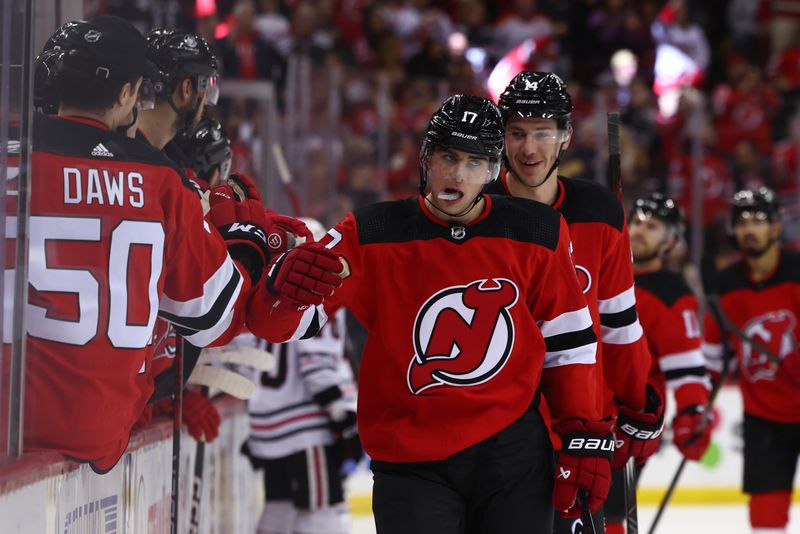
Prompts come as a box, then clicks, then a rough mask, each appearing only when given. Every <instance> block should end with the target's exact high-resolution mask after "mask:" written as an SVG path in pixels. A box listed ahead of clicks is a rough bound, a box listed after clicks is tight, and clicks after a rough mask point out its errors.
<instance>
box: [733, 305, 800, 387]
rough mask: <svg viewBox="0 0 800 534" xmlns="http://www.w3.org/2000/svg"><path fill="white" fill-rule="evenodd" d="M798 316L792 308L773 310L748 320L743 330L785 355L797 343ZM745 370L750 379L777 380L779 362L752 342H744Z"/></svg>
mask: <svg viewBox="0 0 800 534" xmlns="http://www.w3.org/2000/svg"><path fill="white" fill-rule="evenodd" d="M796 326H797V318H796V317H795V316H794V314H793V313H792V312H790V311H789V310H773V311H770V312H768V313H766V314H764V315H761V316H759V317H756V318H755V319H753V320H751V321H750V322H748V323H747V324H746V325H745V326H744V328H742V330H743V331H744V333H745V334H747V336H749V337H751V338H753V339H755V340H756V341H759V342H760V343H761V344H762V345H764V346H765V347H766V348H768V349H770V350H771V351H772V353H773V354H776V355H778V356H780V357H781V358H784V357H785V356H786V355H787V354H790V353H791V352H792V351H794V350H795V348H796V347H797V339H796V338H795V335H794V330H795V327H796ZM742 363H743V365H742V374H743V375H744V377H745V378H746V379H747V380H749V381H750V382H755V381H757V380H761V379H765V380H773V379H774V378H775V372H776V369H777V365H776V364H775V363H773V362H771V361H770V360H769V359H768V358H767V356H766V355H764V354H762V353H761V352H759V351H758V350H757V349H755V348H754V347H752V346H750V344H749V343H742Z"/></svg>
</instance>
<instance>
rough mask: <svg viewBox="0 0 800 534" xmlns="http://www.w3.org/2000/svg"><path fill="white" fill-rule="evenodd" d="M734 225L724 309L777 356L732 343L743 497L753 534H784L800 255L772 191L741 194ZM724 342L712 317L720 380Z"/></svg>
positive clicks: (708, 331) (794, 442)
mask: <svg viewBox="0 0 800 534" xmlns="http://www.w3.org/2000/svg"><path fill="white" fill-rule="evenodd" d="M730 224H731V231H732V233H733V237H734V239H735V240H736V244H737V245H738V247H739V249H740V250H741V252H742V255H743V258H742V259H741V260H740V261H737V262H735V263H733V264H732V265H731V266H729V267H728V268H726V269H724V270H723V271H722V272H720V273H719V276H718V277H717V289H718V291H719V295H720V303H721V305H722V309H723V311H724V312H725V314H726V315H727V317H728V318H729V319H730V321H731V322H732V323H733V325H735V326H736V327H737V328H738V329H739V330H740V331H741V332H742V333H743V334H744V335H745V336H746V337H748V338H751V339H753V340H754V341H756V342H758V343H760V344H761V345H762V346H763V347H765V348H766V349H768V350H769V351H770V352H771V353H772V354H771V355H767V354H763V353H762V352H760V351H759V349H758V348H756V347H754V346H752V345H751V344H750V343H748V342H747V341H744V340H742V339H741V338H740V337H739V336H731V337H730V342H731V345H732V346H733V348H734V352H735V353H736V357H737V360H736V364H738V369H739V387H740V389H741V391H742V397H743V399H744V492H745V493H747V494H749V495H750V504H749V506H750V525H751V526H752V528H753V532H759V533H760V532H763V533H776V534H778V533H785V532H787V530H786V526H787V525H788V523H789V507H790V504H791V496H792V489H793V480H794V474H795V471H796V468H797V457H798V455H800V350H798V346H797V339H798V336H799V335H800V327H799V326H798V317H800V255H799V254H798V253H797V252H794V251H789V250H786V249H785V248H783V247H782V246H781V231H782V229H783V224H782V221H781V214H780V209H779V205H778V200H777V198H776V197H775V193H773V192H772V190H770V189H768V188H766V187H761V188H759V189H755V190H748V189H745V190H742V191H739V192H737V193H736V194H735V195H734V197H733V207H732V211H731V218H730ZM727 330H728V329H726V331H727ZM720 335H721V334H720V328H719V325H717V323H716V322H715V321H714V320H713V318H712V317H711V316H709V315H707V316H706V317H705V344H704V347H703V352H704V353H705V356H706V359H707V361H708V366H709V369H711V370H712V372H716V373H719V372H721V369H722V358H723V349H722V342H721V337H720ZM774 360H778V361H774Z"/></svg>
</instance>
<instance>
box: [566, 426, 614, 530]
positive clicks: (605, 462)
mask: <svg viewBox="0 0 800 534" xmlns="http://www.w3.org/2000/svg"><path fill="white" fill-rule="evenodd" d="M613 426H614V424H613V422H612V421H608V422H593V421H581V420H579V419H571V420H569V421H565V422H563V423H561V424H560V425H558V426H557V427H555V428H554V429H553V430H555V432H556V433H557V434H558V435H559V436H560V437H561V443H562V446H561V452H560V453H558V460H557V461H556V472H555V484H554V486H553V506H555V509H556V510H557V511H558V512H559V513H560V514H561V515H562V516H564V517H579V516H580V515H581V510H580V506H579V505H578V502H577V497H578V490H580V489H581V488H583V489H585V490H586V491H587V493H588V495H589V499H588V504H589V508H590V509H591V510H592V513H594V512H596V511H597V510H599V509H600V507H601V506H602V505H603V503H604V502H605V500H606V497H607V496H608V489H609V487H610V486H611V458H612V456H613V455H614V434H613V432H612V431H611V430H612V428H613Z"/></svg>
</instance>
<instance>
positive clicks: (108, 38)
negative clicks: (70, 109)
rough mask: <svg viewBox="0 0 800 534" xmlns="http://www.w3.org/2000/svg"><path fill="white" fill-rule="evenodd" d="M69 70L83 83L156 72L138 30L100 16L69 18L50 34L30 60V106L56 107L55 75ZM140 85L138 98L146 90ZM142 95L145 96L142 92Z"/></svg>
mask: <svg viewBox="0 0 800 534" xmlns="http://www.w3.org/2000/svg"><path fill="white" fill-rule="evenodd" d="M60 72H69V73H71V74H72V75H77V76H79V77H81V78H86V80H87V83H92V82H95V83H103V82H104V81H106V80H110V79H111V80H118V81H119V80H125V81H127V80H131V79H134V78H137V77H139V76H143V77H145V78H147V77H148V76H153V75H154V73H157V70H156V69H155V66H154V65H153V64H152V63H150V62H149V61H148V60H147V59H146V43H145V40H144V37H143V36H142V35H141V33H139V31H138V30H137V29H136V28H135V27H134V26H133V25H131V24H130V23H129V22H128V21H126V20H125V19H122V18H119V17H113V16H102V17H97V18H95V19H92V20H90V21H86V20H73V21H69V22H66V23H64V24H62V25H61V27H60V28H58V30H56V31H55V33H53V35H51V36H50V38H49V39H48V40H47V42H46V43H45V45H44V47H43V48H42V52H41V53H40V54H39V55H38V56H37V57H36V60H35V61H34V88H33V101H34V107H35V108H36V109H38V110H40V111H42V112H44V113H55V112H57V111H58V91H57V83H56V80H57V77H58V74H59V73H60ZM148 89H151V86H150V87H148V86H147V84H144V83H143V84H142V86H140V98H142V95H143V94H144V95H146V94H147V93H148ZM145 98H146V96H145Z"/></svg>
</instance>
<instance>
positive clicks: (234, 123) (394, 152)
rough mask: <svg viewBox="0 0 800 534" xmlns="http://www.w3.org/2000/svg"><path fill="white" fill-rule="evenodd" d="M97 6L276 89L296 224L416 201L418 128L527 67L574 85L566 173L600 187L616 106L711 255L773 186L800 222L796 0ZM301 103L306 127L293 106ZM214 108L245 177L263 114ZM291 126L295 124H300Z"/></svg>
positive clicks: (629, 164)
mask: <svg viewBox="0 0 800 534" xmlns="http://www.w3.org/2000/svg"><path fill="white" fill-rule="evenodd" d="M92 4H93V5H94V10H95V12H96V13H100V12H106V13H110V14H117V15H122V16H125V17H126V18H127V19H128V20H131V21H132V22H134V24H136V25H138V26H139V27H140V29H142V30H147V29H149V28H151V27H154V26H178V27H185V28H187V29H189V30H193V31H195V32H197V33H198V34H200V35H202V36H203V37H205V38H206V39H207V40H208V41H209V42H210V43H212V44H213V47H214V49H215V52H216V55H217V57H218V58H219V60H220V63H221V72H222V75H223V78H229V79H230V78H240V79H264V80H270V81H272V82H273V83H274V84H275V85H276V87H277V88H278V90H279V95H280V97H279V110H280V117H281V119H280V120H281V121H282V130H281V131H282V132H285V133H286V135H289V136H295V137H297V138H298V139H299V141H300V146H301V150H299V151H294V152H292V153H291V154H289V156H290V157H289V161H288V164H289V166H290V167H291V169H292V170H293V171H295V172H296V173H297V172H300V174H301V175H302V176H301V177H300V178H299V181H300V183H301V184H302V186H303V187H304V190H305V192H304V194H303V195H301V196H302V198H303V203H302V210H303V211H304V213H302V215H308V216H313V217H317V218H320V219H322V220H323V221H325V222H333V221H335V220H338V218H339V217H340V216H341V215H342V213H343V212H346V211H348V210H350V209H352V208H353V207H356V206H359V205H362V204H364V203H367V202H371V201H374V200H377V199H380V198H396V197H403V196H407V195H409V194H413V193H414V192H415V191H416V188H417V184H418V150H419V142H420V139H421V134H422V132H423V131H424V129H425V126H426V124H427V119H428V117H429V116H430V115H431V113H432V112H433V111H434V110H435V109H436V108H437V106H438V105H439V104H440V102H441V101H442V100H443V99H444V97H446V96H447V95H449V94H451V93H453V92H465V93H471V94H477V95H482V96H493V97H495V98H496V97H497V94H496V93H497V88H500V89H502V87H504V86H505V85H506V83H507V82H508V80H510V79H511V77H512V76H513V75H514V74H516V72H518V71H519V70H522V69H536V70H552V71H555V72H557V73H559V74H560V75H561V76H562V77H564V78H565V79H566V80H568V81H569V84H570V91H571V93H572V96H573V99H574V100H575V102H576V110H575V114H574V124H575V135H574V138H573V139H574V140H573V142H572V145H571V147H570V148H569V150H568V151H567V153H566V156H565V161H564V162H563V163H562V164H561V171H562V173H563V174H565V175H567V176H581V177H585V178H589V179H597V180H604V179H605V160H606V157H607V156H606V151H607V148H606V143H605V113H606V111H608V110H612V109H619V110H620V112H621V117H622V123H623V127H624V128H623V176H624V181H625V188H626V190H627V191H629V192H630V195H629V196H630V197H631V198H632V197H633V196H634V195H636V194H639V193H643V192H648V191H656V190H658V191H662V192H665V193H667V194H669V195H672V196H673V197H675V198H676V199H677V200H678V201H679V203H680V204H681V205H682V206H683V208H684V210H686V211H687V213H688V216H689V220H690V221H691V222H692V223H696V222H699V221H700V220H701V219H702V221H703V223H704V225H705V226H704V227H705V230H706V238H705V241H706V243H707V244H710V245H712V246H713V245H719V244H720V243H724V242H726V240H725V239H720V238H721V237H723V236H724V232H725V219H726V214H727V213H728V203H729V199H730V198H731V195H732V193H733V191H734V190H736V189H737V188H741V187H750V188H752V187H756V186H757V185H760V184H763V185H769V186H771V187H773V188H774V189H775V190H776V191H778V193H779V195H780V196H781V198H782V199H783V201H784V207H785V209H786V211H787V216H788V217H790V218H793V217H794V216H795V212H798V213H800V209H798V206H800V202H798V199H800V167H798V148H799V147H800V118H799V117H800V114H799V113H798V102H800V0H781V1H777V0H666V1H665V0H636V1H634V0H570V1H569V2H564V1H557V0H258V1H256V0H217V1H216V2H215V1H214V0H163V1H162V0H105V2H102V1H97V0H95V1H94V2H93V3H92ZM91 14H92V13H87V15H91ZM298 58H301V59H302V61H300V62H299V63H298ZM297 65H306V67H304V68H305V72H306V74H305V75H304V76H303V75H298V68H297ZM302 70H303V69H300V71H302ZM223 84H224V82H223ZM301 93H302V94H306V95H307V100H308V104H307V107H306V108H305V116H304V118H302V120H300V119H298V114H297V113H293V112H292V109H293V108H292V106H294V105H295V104H294V103H296V101H297V96H296V95H298V94H301ZM220 109H221V112H222V115H221V117H220V119H221V121H222V122H223V124H224V126H225V128H226V130H227V133H228V135H229V136H230V137H231V138H232V141H233V147H234V164H233V167H234V168H238V169H240V170H243V171H251V172H252V171H253V168H254V161H255V160H257V158H258V154H254V153H253V146H252V140H253V139H254V137H255V134H256V132H257V131H258V129H259V128H260V127H261V125H259V124H258V119H257V118H254V117H256V116H257V114H256V113H255V112H254V109H255V104H254V103H253V102H248V101H246V100H243V99H228V100H227V101H226V102H225V105H223V106H221V107H220ZM332 114H333V116H335V120H334V121H333V124H332V122H331V116H332ZM298 120H300V122H303V127H302V128H298V127H296V124H289V122H292V121H295V122H296V121H298ZM695 177H697V180H696V181H694V178H695ZM693 183H702V186H703V201H702V207H703V214H702V217H700V216H699V214H692V209H691V197H692V189H693V187H692V186H693ZM332 192H335V193H334V195H333V196H332V195H331V193H332ZM787 226H788V225H787ZM790 237H791V236H790Z"/></svg>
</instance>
